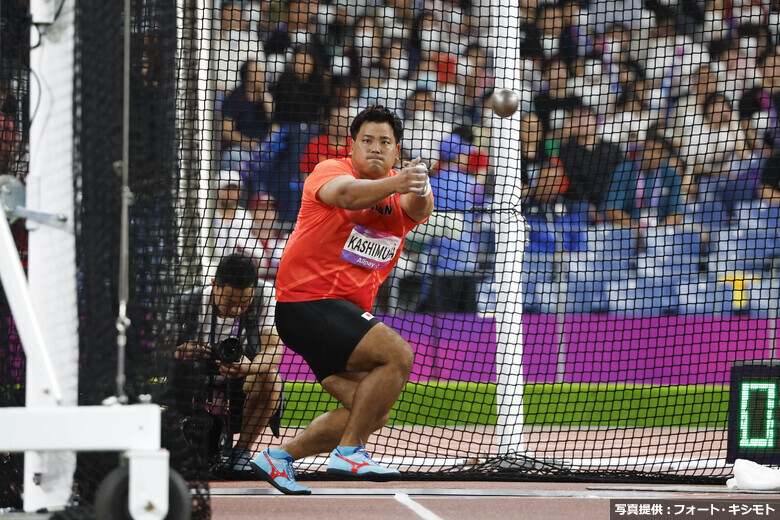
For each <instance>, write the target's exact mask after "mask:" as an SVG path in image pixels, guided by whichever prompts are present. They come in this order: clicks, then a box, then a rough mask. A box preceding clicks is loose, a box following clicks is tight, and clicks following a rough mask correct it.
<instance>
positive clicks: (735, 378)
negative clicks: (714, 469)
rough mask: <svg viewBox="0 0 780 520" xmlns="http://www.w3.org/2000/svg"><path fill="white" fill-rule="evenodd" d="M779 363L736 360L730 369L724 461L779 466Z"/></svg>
mask: <svg viewBox="0 0 780 520" xmlns="http://www.w3.org/2000/svg"><path fill="white" fill-rule="evenodd" d="M778 404H780V360H749V361H736V362H734V365H733V366H732V367H731V380H730V393H729V424H728V451H727V455H726V461H727V462H734V461H735V460H736V459H747V460H752V461H754V462H757V463H759V464H772V465H777V464H780V445H779V444H778V442H779V441H780V435H779V434H780V429H779V428H778V426H779V425H778V421H777V414H778Z"/></svg>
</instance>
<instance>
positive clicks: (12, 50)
mask: <svg viewBox="0 0 780 520" xmlns="http://www.w3.org/2000/svg"><path fill="white" fill-rule="evenodd" d="M29 29H30V23H29V16H28V7H27V3H26V2H24V1H9V2H3V3H2V5H0V182H2V183H3V185H4V186H6V185H7V184H6V183H7V181H8V179H9V178H10V177H15V178H16V179H18V180H21V181H22V182H24V179H25V178H26V177H27V172H28V167H29V153H28V152H29V150H28V143H29V129H30V112H29V103H28V98H29V86H30V56H29ZM2 218H5V217H4V216H3V217H2ZM10 222H11V223H12V225H11V230H12V232H13V235H14V239H15V241H16V245H17V249H18V250H19V256H20V259H21V261H22V265H23V266H25V267H26V266H27V230H26V229H25V223H24V220H19V219H16V218H13V219H12V220H11V221H10ZM24 367H25V357H24V353H23V351H22V348H21V343H20V341H19V336H18V333H17V330H16V327H15V324H14V320H13V317H12V316H11V310H10V308H9V305H8V301H7V300H6V297H5V294H4V292H3V289H2V287H0V407H2V406H24V395H25V394H24V392H25V384H24V373H25V369H24ZM22 480H23V455H22V454H20V453H13V454H10V453H2V452H0V483H1V484H0V509H2V508H6V507H10V508H18V507H21V486H22Z"/></svg>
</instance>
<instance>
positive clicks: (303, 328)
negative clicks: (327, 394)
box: [276, 300, 379, 382]
mask: <svg viewBox="0 0 780 520" xmlns="http://www.w3.org/2000/svg"><path fill="white" fill-rule="evenodd" d="M377 323H379V320H378V319H376V318H374V317H373V316H372V315H371V314H370V313H368V312H366V311H364V310H363V309H361V308H360V307H358V306H357V305H355V304H354V303H352V302H348V301H346V300H313V301H307V302H276V330H277V332H278V333H279V337H280V338H282V341H283V342H284V344H285V345H286V346H287V348H289V349H290V350H292V351H293V352H296V353H298V354H300V355H301V357H303V359H305V360H306V363H308V364H309V367H310V368H311V370H312V372H314V375H315V376H316V377H317V381H319V382H322V380H323V379H325V378H326V377H328V376H332V375H333V374H338V373H341V372H344V370H345V369H346V368H347V361H349V356H351V355H352V352H353V351H354V350H355V347H357V345H358V343H360V340H361V339H363V336H365V335H366V333H367V332H368V331H369V329H371V327H373V326H374V325H376V324H377Z"/></svg>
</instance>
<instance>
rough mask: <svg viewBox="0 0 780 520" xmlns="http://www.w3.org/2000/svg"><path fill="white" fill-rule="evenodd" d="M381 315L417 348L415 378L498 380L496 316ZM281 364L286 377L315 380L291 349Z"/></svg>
mask: <svg viewBox="0 0 780 520" xmlns="http://www.w3.org/2000/svg"><path fill="white" fill-rule="evenodd" d="M377 318H379V319H380V320H382V321H383V322H384V323H385V324H387V325H388V326H389V327H392V328H393V329H395V330H397V331H403V332H402V336H403V337H404V339H406V340H407V341H408V342H409V343H410V344H411V345H412V348H414V351H415V363H414V370H413V371H412V376H411V378H410V380H411V381H415V382H416V381H428V380H430V379H446V380H453V381H472V382H478V383H489V382H495V380H496V368H495V364H496V324H495V320H493V319H492V318H487V319H486V318H479V317H476V316H474V315H470V314H468V315H441V316H432V315H428V314H411V313H410V314H399V315H396V316H377ZM280 368H281V372H282V377H283V378H284V379H285V380H290V381H293V380H295V381H315V378H314V374H312V373H311V371H310V370H309V367H308V366H307V365H306V363H305V362H304V361H303V359H301V357H300V356H298V355H297V354H294V353H292V352H290V351H289V350H286V351H285V354H284V356H283V358H282V363H281V367H280Z"/></svg>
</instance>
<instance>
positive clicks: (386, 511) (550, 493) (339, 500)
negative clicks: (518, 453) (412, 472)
mask: <svg viewBox="0 0 780 520" xmlns="http://www.w3.org/2000/svg"><path fill="white" fill-rule="evenodd" d="M304 484H305V485H307V486H309V487H310V488H311V489H312V491H313V494H312V495H311V496H306V497H293V496H284V495H281V494H278V493H277V492H276V491H272V492H270V493H269V494H265V493H266V491H263V493H264V494H261V495H251V494H241V495H234V496H219V493H220V491H223V492H224V491H225V490H226V488H236V489H247V490H250V492H251V490H269V489H272V488H271V487H270V486H269V485H267V484H265V483H264V482H214V483H212V491H213V495H212V498H211V504H212V512H213V514H212V519H213V520H244V519H250V518H251V519H258V518H269V519H270V518H280V519H282V518H283V519H285V520H296V519H306V520H312V519H317V520H319V519H326V520H327V519H338V520H358V519H360V520H379V519H382V520H385V519H410V520H418V519H423V518H431V519H436V518H441V519H444V520H493V519H496V520H499V519H500V520H506V519H515V518H517V519H523V520H558V519H565V520H577V519H582V520H601V519H603V520H607V519H609V511H610V498H620V499H630V498H633V499H643V500H644V499H645V497H650V496H653V497H656V496H657V497H659V498H666V499H675V500H689V499H694V498H698V499H706V500H722V499H734V500H742V501H744V500H756V499H761V500H763V499H768V500H778V499H780V494H772V495H760V496H756V495H745V494H736V493H714V492H712V490H713V489H714V488H715V487H713V486H709V487H701V488H699V489H700V490H701V491H699V492H691V491H690V489H689V488H690V486H685V488H686V491H685V492H679V491H675V490H676V489H679V488H680V486H657V485H654V486H631V487H632V488H637V487H643V488H646V490H640V491H624V490H614V489H610V488H616V487H619V486H617V485H615V484H584V483H577V484H559V483H538V482H389V483H373V482H371V483H367V482H304ZM651 487H652V489H650V488H651ZM659 487H663V488H664V489H665V491H663V492H659V491H658V488H659ZM336 490H343V493H338V492H337V491H336ZM364 490H375V491H376V494H361V493H363V492H365V491H364ZM393 490H399V491H402V492H405V493H407V494H408V495H409V498H410V499H411V500H412V501H413V502H415V503H416V504H419V505H420V506H422V507H424V508H425V509H426V510H427V511H428V512H430V513H432V514H433V515H435V516H429V517H426V516H421V515H420V514H418V513H416V512H415V511H413V510H412V509H410V508H409V507H408V506H407V505H405V504H404V503H402V502H400V501H399V500H397V499H396V498H395V496H394V494H393V493H394V491H393ZM459 490H460V491H459ZM722 490H724V491H725V486H723V488H722ZM318 492H319V493H320V494H318ZM442 492H452V494H446V495H445V494H441V493H442ZM425 493H438V494H425ZM459 493H462V494H463V495H469V494H471V495H475V494H479V493H487V494H489V495H490V496H462V495H460V496H459ZM502 493H503V494H504V495H505V496H502ZM510 493H512V494H521V495H523V496H507V495H508V494H510ZM648 493H650V494H648ZM647 501H648V502H651V501H652V498H647ZM423 514H425V512H423Z"/></svg>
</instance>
